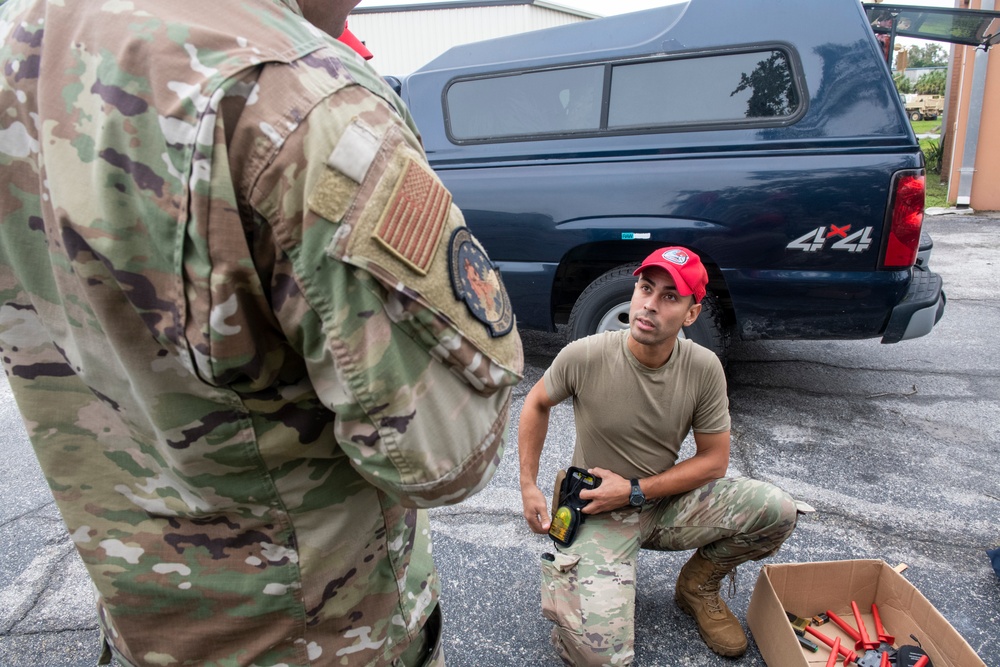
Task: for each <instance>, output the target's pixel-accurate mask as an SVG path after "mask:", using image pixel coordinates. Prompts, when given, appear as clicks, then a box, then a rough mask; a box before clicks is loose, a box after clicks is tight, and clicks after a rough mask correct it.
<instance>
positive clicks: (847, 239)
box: [785, 225, 873, 252]
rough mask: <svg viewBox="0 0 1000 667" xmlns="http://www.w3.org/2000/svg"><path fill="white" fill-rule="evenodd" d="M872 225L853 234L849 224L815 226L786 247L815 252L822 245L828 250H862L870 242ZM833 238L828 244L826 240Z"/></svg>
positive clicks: (867, 246) (820, 248)
mask: <svg viewBox="0 0 1000 667" xmlns="http://www.w3.org/2000/svg"><path fill="white" fill-rule="evenodd" d="M872 229H873V228H872V227H864V228H863V229H859V230H858V231H856V232H854V233H853V234H851V233H849V232H850V231H851V226H850V225H844V226H843V227H838V226H837V225H830V227H829V231H828V228H827V227H817V228H816V229H813V230H812V231H810V232H808V233H806V234H803V235H802V236H800V237H799V238H797V239H795V240H794V241H792V242H791V243H789V244H788V245H787V246H785V247H786V248H788V249H789V250H804V251H805V252H817V251H819V250H822V249H823V248H824V247H828V248H829V249H830V250H846V251H847V252H864V251H866V250H868V248H870V247H871V244H872ZM831 239H836V240H834V241H833V242H832V243H831V244H830V245H829V246H827V241H829V240H831Z"/></svg>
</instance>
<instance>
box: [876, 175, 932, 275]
mask: <svg viewBox="0 0 1000 667" xmlns="http://www.w3.org/2000/svg"><path fill="white" fill-rule="evenodd" d="M925 189H926V188H925V184H924V172H923V170H919V171H908V172H900V173H898V174H896V178H895V181H894V188H893V195H892V220H891V222H890V224H889V235H888V239H887V241H886V244H885V255H884V256H883V259H882V267H883V268H886V269H906V268H909V267H911V266H913V263H914V262H915V261H916V259H917V250H919V248H920V227H921V226H922V225H923V224H924V192H925Z"/></svg>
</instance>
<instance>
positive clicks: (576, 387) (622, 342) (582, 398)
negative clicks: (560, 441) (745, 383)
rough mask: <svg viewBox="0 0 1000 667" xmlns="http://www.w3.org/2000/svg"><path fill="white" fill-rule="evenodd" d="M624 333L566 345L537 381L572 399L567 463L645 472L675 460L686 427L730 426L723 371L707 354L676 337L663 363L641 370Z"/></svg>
mask: <svg viewBox="0 0 1000 667" xmlns="http://www.w3.org/2000/svg"><path fill="white" fill-rule="evenodd" d="M627 338H628V331H627V330H624V331H620V332H619V331H614V332H608V333H602V334H597V335H594V336H588V337H587V338H582V339H580V340H577V341H574V342H572V343H570V344H569V345H567V346H566V347H565V348H564V349H563V350H562V351H561V352H560V353H559V355H558V356H556V358H555V360H554V361H553V362H552V365H551V366H550V367H549V369H548V370H547V371H545V375H544V376H543V381H544V382H545V391H546V392H547V393H548V395H549V399H550V400H552V401H555V402H560V401H563V400H565V399H566V398H569V397H570V396H572V397H573V412H574V418H575V421H576V449H575V451H574V452H573V465H575V466H578V467H581V468H593V467H600V468H607V469H608V470H612V471H614V472H616V473H618V474H619V475H621V476H622V477H626V478H632V477H640V478H641V477H649V476H651V475H656V474H658V473H661V472H663V471H664V470H666V469H668V468H670V467H671V466H673V465H674V462H675V461H676V460H677V453H678V451H679V450H680V446H681V442H682V441H683V440H684V438H685V437H686V436H687V434H688V432H689V431H690V430H691V429H692V428H693V429H694V431H695V432H698V433H724V432H726V431H728V430H729V398H728V397H727V395H726V376H725V373H724V372H723V370H722V364H720V363H719V360H718V358H717V357H716V356H715V355H714V354H713V353H712V352H710V351H709V350H707V349H705V348H703V347H701V346H700V345H698V344H696V343H693V342H691V341H689V340H683V339H680V340H678V341H677V346H676V347H675V348H674V351H673V353H672V354H671V355H670V359H669V360H668V361H667V363H666V364H664V365H663V366H661V367H660V368H648V367H646V366H643V365H642V364H640V363H639V362H638V361H636V358H635V357H634V356H633V355H632V353H631V352H630V351H629V349H628V346H627V344H626V340H627Z"/></svg>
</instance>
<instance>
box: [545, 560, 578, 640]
mask: <svg viewBox="0 0 1000 667" xmlns="http://www.w3.org/2000/svg"><path fill="white" fill-rule="evenodd" d="M549 556H551V557H552V560H549V559H548V558H549ZM579 562H580V556H579V555H577V554H564V553H561V552H559V551H556V552H555V553H554V554H543V556H542V616H544V617H545V618H547V619H549V620H550V621H552V622H554V623H556V624H557V625H559V626H561V627H563V628H566V629H567V630H570V631H573V632H580V631H581V630H582V628H583V620H582V617H581V613H580V583H579V581H578V575H577V564H578V563H579Z"/></svg>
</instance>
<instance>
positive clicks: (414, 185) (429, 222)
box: [373, 158, 451, 276]
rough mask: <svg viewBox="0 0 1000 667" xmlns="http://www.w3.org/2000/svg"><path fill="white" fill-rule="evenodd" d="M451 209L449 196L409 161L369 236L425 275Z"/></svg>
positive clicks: (424, 171) (446, 191) (424, 168)
mask: <svg viewBox="0 0 1000 667" xmlns="http://www.w3.org/2000/svg"><path fill="white" fill-rule="evenodd" d="M450 208H451V193H449V192H448V190H447V189H446V188H445V187H444V186H443V185H441V182H440V181H439V180H437V178H435V177H434V175H433V173H432V172H431V171H430V169H429V168H427V167H424V166H422V165H421V164H419V163H418V162H416V161H415V160H413V159H412V158H410V159H408V160H407V161H406V167H404V169H403V175H402V176H401V177H400V179H399V181H397V182H396V187H395V189H393V191H392V196H390V197H389V203H388V204H387V205H386V208H385V211H384V212H383V213H382V218H381V219H380V220H379V221H378V224H377V225H376V226H375V232H374V234H373V236H374V237H375V238H376V239H377V240H378V241H379V242H380V243H381V244H382V245H384V246H385V247H386V249H388V250H389V252H391V253H392V254H393V255H395V256H396V257H398V258H399V259H400V260H401V261H402V262H403V263H404V264H406V265H407V266H409V267H410V268H411V269H413V270H414V271H416V272H417V273H419V274H420V275H422V276H423V275H427V269H428V268H429V267H430V265H431V260H432V259H434V251H435V250H436V249H437V246H438V241H440V240H441V232H442V231H443V230H444V223H445V221H446V220H447V219H448V214H449V210H450Z"/></svg>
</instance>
